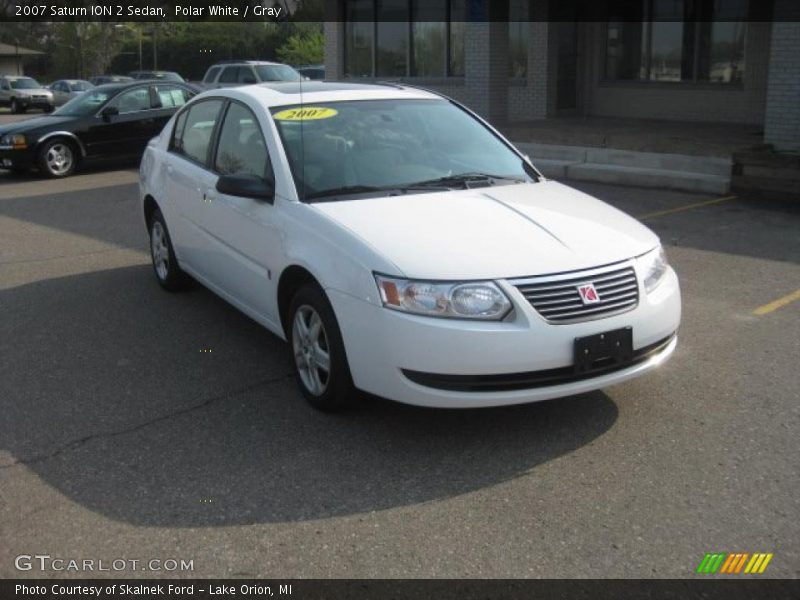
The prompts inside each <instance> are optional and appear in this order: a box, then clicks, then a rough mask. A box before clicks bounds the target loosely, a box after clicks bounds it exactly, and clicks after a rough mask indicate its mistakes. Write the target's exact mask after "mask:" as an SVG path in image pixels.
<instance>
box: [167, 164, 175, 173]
mask: <svg viewBox="0 0 800 600" xmlns="http://www.w3.org/2000/svg"><path fill="white" fill-rule="evenodd" d="M174 170H175V168H174V167H173V166H172V165H167V173H169V174H170V175H172V172H173V171H174Z"/></svg>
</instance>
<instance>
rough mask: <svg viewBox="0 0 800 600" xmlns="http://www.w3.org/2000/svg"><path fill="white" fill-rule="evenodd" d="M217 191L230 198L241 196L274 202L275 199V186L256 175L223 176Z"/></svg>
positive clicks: (218, 181)
mask: <svg viewBox="0 0 800 600" xmlns="http://www.w3.org/2000/svg"><path fill="white" fill-rule="evenodd" d="M217 191H218V192H219V193H220V194H227V195H228V196H240V197H242V198H253V199H254V200H263V201H265V202H272V201H273V200H274V199H275V184H274V183H273V182H272V181H269V180H267V179H264V178H262V177H256V176H255V175H222V176H221V177H220V178H219V179H218V180H217Z"/></svg>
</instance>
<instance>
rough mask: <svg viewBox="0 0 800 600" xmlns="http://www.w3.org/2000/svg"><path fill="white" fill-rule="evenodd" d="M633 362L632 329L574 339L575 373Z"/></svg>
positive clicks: (624, 328) (600, 369)
mask: <svg viewBox="0 0 800 600" xmlns="http://www.w3.org/2000/svg"><path fill="white" fill-rule="evenodd" d="M632 360H633V327H623V328H622V329H613V330H611V331H604V332H603V333H596V334H594V335H588V336H585V337H579V338H575V361H574V365H575V372H576V373H591V372H592V371H602V370H605V369H607V368H609V367H614V366H618V365H621V364H625V363H628V362H631V361H632Z"/></svg>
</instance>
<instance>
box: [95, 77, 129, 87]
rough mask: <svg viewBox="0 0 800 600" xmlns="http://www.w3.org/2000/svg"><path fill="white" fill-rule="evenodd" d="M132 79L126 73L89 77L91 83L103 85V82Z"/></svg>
mask: <svg viewBox="0 0 800 600" xmlns="http://www.w3.org/2000/svg"><path fill="white" fill-rule="evenodd" d="M129 81H133V77H128V76H127V75H95V76H94V77H90V78H89V83H91V84H92V85H103V84H105V83H128V82H129Z"/></svg>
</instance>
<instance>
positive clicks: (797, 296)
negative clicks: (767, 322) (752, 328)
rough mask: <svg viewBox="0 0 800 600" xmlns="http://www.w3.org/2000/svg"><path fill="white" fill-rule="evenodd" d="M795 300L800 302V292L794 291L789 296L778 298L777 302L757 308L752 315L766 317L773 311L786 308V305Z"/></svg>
mask: <svg viewBox="0 0 800 600" xmlns="http://www.w3.org/2000/svg"><path fill="white" fill-rule="evenodd" d="M795 300H800V290H795V291H794V292H792V293H791V294H787V295H786V296H784V297H783V298H778V299H777V300H773V301H772V302H770V303H769V304H765V305H764V306H759V307H758V308H757V309H755V310H754V311H753V314H754V315H758V316H761V315H766V314H768V313H771V312H773V311H776V310H778V309H779V308H781V307H783V306H786V305H787V304H791V303H792V302H794V301H795Z"/></svg>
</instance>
